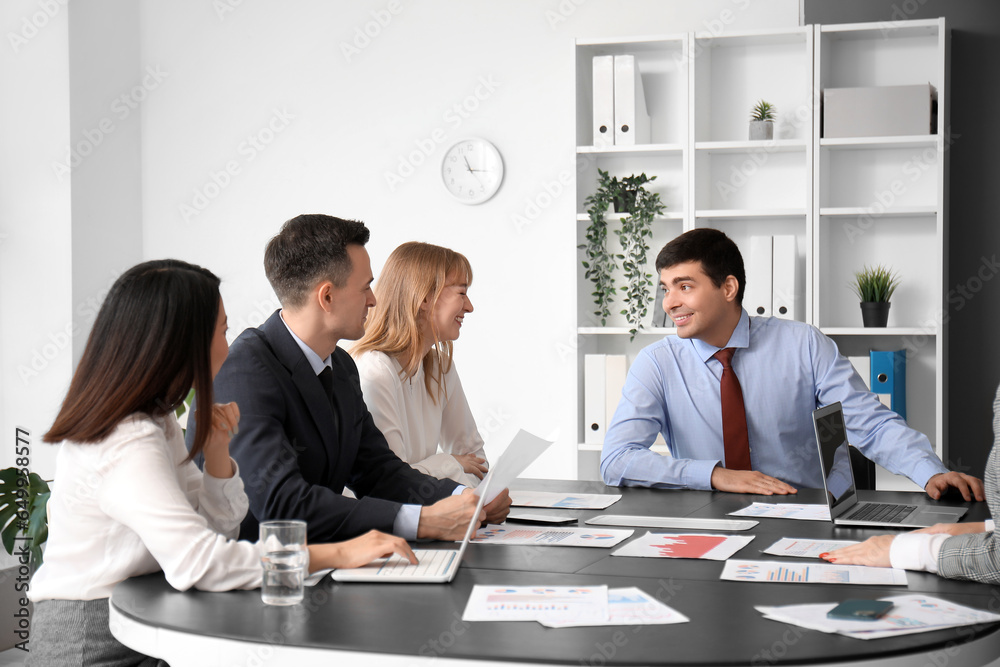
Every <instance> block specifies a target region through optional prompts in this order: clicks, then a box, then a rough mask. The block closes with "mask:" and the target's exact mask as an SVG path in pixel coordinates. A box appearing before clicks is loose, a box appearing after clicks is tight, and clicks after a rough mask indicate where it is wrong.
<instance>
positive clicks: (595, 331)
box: [576, 327, 677, 336]
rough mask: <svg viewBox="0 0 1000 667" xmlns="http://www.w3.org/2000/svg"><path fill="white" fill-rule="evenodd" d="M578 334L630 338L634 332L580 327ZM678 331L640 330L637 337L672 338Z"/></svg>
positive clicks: (657, 328)
mask: <svg viewBox="0 0 1000 667" xmlns="http://www.w3.org/2000/svg"><path fill="white" fill-rule="evenodd" d="M576 333H577V334H579V335H581V336H628V335H630V334H631V333H632V330H631V329H629V328H628V327H578V328H577V330H576ZM676 333H677V329H675V328H673V327H670V328H666V327H654V328H645V329H639V331H637V332H636V335H637V336H672V335H674V334H676Z"/></svg>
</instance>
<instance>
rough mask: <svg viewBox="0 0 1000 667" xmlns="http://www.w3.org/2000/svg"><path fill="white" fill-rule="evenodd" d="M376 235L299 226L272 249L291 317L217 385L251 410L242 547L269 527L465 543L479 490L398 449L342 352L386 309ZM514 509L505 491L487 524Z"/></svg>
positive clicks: (260, 336)
mask: <svg viewBox="0 0 1000 667" xmlns="http://www.w3.org/2000/svg"><path fill="white" fill-rule="evenodd" d="M368 236H369V231H368V229H367V228H366V227H365V226H364V225H363V224H362V223H360V222H356V221H351V220H342V219H339V218H334V217H331V216H326V215H300V216H298V217H296V218H293V219H291V220H289V221H288V222H286V223H285V224H284V225H283V226H282V228H281V231H280V232H279V233H278V234H277V235H276V236H275V237H274V238H272V239H271V241H270V242H269V243H268V245H267V249H266V250H265V253H264V270H265V273H266V275H267V279H268V281H269V282H270V283H271V287H272V288H273V289H274V291H275V294H276V295H277V297H278V301H279V302H280V303H281V305H282V308H281V309H280V310H278V311H276V312H275V313H274V314H273V315H271V317H270V318H269V319H268V320H267V321H266V322H265V323H264V324H263V325H262V326H261V327H260V328H257V329H254V328H250V329H247V330H246V331H244V332H243V333H242V334H240V336H239V338H237V339H236V341H234V342H233V344H232V346H231V347H230V349H229V357H228V359H227V360H226V363H225V364H224V365H223V366H222V370H221V371H219V374H218V375H217V376H216V378H215V395H216V401H218V402H220V403H226V402H228V401H233V402H235V403H236V404H237V405H238V406H239V411H240V421H239V431H238V433H237V434H236V435H234V436H233V439H232V442H231V443H230V446H229V447H230V452H231V455H232V457H233V458H234V459H235V460H236V462H237V463H238V465H239V468H240V474H241V476H242V477H243V479H244V480H245V488H246V493H247V496H248V497H249V499H250V513H248V515H247V517H246V519H245V520H244V521H243V525H242V527H241V530H240V538H242V539H251V540H256V539H257V533H258V522H259V521H266V520H269V519H302V520H305V521H307V522H308V525H309V529H308V533H309V541H310V542H329V541H336V540H343V539H347V538H350V537H354V536H356V535H359V534H361V533H363V532H365V531H367V530H370V529H378V530H382V531H384V532H391V533H394V534H396V535H399V536H401V537H405V538H407V539H416V538H432V539H444V540H457V539H461V538H462V537H463V535H464V534H465V529H466V527H467V526H468V522H469V520H470V519H471V518H472V513H473V512H474V511H475V506H476V500H477V499H476V497H475V496H474V495H473V494H472V492H471V491H470V490H468V489H464V488H463V487H460V486H459V485H458V484H456V483H455V482H453V481H450V480H439V479H436V478H434V477H430V476H428V475H424V474H423V473H420V472H418V471H416V470H414V469H413V468H411V467H410V466H409V465H408V464H406V463H405V462H403V461H402V460H400V459H399V458H398V457H397V456H396V455H395V454H394V453H393V452H392V450H390V449H389V446H388V444H386V441H385V438H384V437H383V436H382V433H381V432H379V430H378V429H377V428H376V427H375V424H374V422H373V421H372V417H371V414H369V412H368V408H367V407H366V405H365V402H364V399H363V397H362V394H361V387H360V383H359V380H358V370H357V367H356V366H355V364H354V361H353V360H352V359H351V357H350V355H348V354H347V353H346V352H345V351H344V350H342V349H340V348H339V347H337V342H338V341H340V340H342V339H346V340H354V339H357V338H360V337H361V336H362V335H363V334H364V326H365V318H366V317H367V314H368V309H369V308H371V307H372V306H374V305H375V295H374V294H373V293H372V290H371V283H372V280H373V276H372V270H371V261H370V260H369V257H368V253H367V251H366V250H365V248H364V245H365V243H367V242H368ZM188 433H189V434H193V433H194V429H193V428H190V427H189V428H188ZM345 486H346V487H347V488H349V489H351V491H353V492H354V494H355V496H356V498H349V497H346V496H344V495H343V490H344V487H345ZM509 508H510V497H509V495H508V494H507V492H506V491H504V492H503V493H501V494H500V495H499V496H497V498H496V499H495V500H493V502H491V503H490V504H489V505H487V506H486V508H485V511H484V513H483V516H481V517H480V518H481V520H482V519H487V520H489V521H490V522H495V523H500V522H502V521H503V520H504V519H505V518H506V516H507V512H508V510H509Z"/></svg>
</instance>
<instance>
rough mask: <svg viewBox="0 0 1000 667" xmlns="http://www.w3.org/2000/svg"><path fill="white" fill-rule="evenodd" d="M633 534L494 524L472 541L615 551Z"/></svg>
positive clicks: (477, 534)
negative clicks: (597, 548) (610, 548)
mask: <svg viewBox="0 0 1000 667" xmlns="http://www.w3.org/2000/svg"><path fill="white" fill-rule="evenodd" d="M633 532H635V531H633V530H620V529H619V530H615V529H605V530H599V529H598V530H595V529H594V528H521V527H517V526H506V525H505V526H497V525H494V524H490V525H488V526H486V527H485V528H480V529H479V532H477V533H476V536H475V537H474V538H472V541H473V542H475V543H476V544H511V545H517V546H534V547H537V546H554V547H604V548H609V547H613V546H615V545H616V544H619V543H621V542H623V541H624V540H626V539H628V538H630V537H632V533H633Z"/></svg>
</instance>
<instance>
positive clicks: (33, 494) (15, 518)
mask: <svg viewBox="0 0 1000 667" xmlns="http://www.w3.org/2000/svg"><path fill="white" fill-rule="evenodd" d="M50 495H51V491H50V490H49V485H48V483H47V482H46V481H45V480H44V479H42V478H41V477H39V476H38V474H37V473H33V472H32V473H27V472H26V471H25V469H24V468H18V467H10V468H4V469H3V470H0V526H2V527H3V530H2V531H0V537H2V539H3V546H4V549H6V550H7V553H9V554H11V555H12V556H13V555H17V553H18V552H20V550H21V549H20V548H21V546H22V545H23V546H25V547H26V548H27V549H28V551H29V553H30V556H29V558H28V560H29V562H30V567H31V569H32V571H34V570H35V569H37V568H38V566H39V565H41V564H42V545H43V544H45V540H47V539H48V537H49V521H48V517H47V515H46V513H45V507H46V505H47V504H48V502H49V496H50ZM19 543H20V544H19ZM21 562H22V563H23V564H25V565H28V564H29V563H28V562H25V561H23V560H22V561H21Z"/></svg>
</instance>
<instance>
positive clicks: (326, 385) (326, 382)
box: [319, 366, 340, 433]
mask: <svg viewBox="0 0 1000 667" xmlns="http://www.w3.org/2000/svg"><path fill="white" fill-rule="evenodd" d="M319 381H320V384H322V385H323V390H324V391H326V398H327V400H328V401H330V412H331V414H332V415H333V430H334V433H336V432H337V431H339V430H340V423H339V422H340V419H339V415H338V410H337V404H336V403H335V402H334V400H333V369H332V368H330V367H329V366H327V367H325V368H324V369H323V372H321V373H320V374H319Z"/></svg>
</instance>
